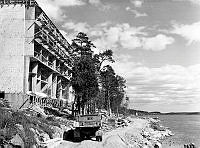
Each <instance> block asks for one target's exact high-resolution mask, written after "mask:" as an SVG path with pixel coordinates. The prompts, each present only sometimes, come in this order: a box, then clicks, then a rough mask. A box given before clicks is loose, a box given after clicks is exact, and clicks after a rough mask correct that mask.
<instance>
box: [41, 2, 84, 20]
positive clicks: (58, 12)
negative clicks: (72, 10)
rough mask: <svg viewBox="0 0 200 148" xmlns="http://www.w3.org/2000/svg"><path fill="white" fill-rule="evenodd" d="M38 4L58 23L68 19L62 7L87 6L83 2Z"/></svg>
mask: <svg viewBox="0 0 200 148" xmlns="http://www.w3.org/2000/svg"><path fill="white" fill-rule="evenodd" d="M37 2H38V4H39V6H40V7H41V8H42V9H43V10H44V12H45V13H47V15H48V16H50V17H52V18H53V19H56V20H57V21H62V20H63V19H66V15H65V14H64V12H63V9H62V7H72V6H82V5H85V4H86V3H85V2H83V1H81V0H37Z"/></svg>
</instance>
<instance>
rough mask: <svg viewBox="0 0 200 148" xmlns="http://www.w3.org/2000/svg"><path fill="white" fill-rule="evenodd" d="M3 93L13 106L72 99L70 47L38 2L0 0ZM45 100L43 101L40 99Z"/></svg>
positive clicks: (53, 103)
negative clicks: (29, 100)
mask: <svg viewBox="0 0 200 148" xmlns="http://www.w3.org/2000/svg"><path fill="white" fill-rule="evenodd" d="M0 6H1V7H0V91H1V93H5V95H1V96H4V97H5V98H6V99H8V100H9V102H11V104H12V106H13V107H16V108H19V107H20V106H22V105H23V104H24V102H26V100H27V98H29V97H30V98H31V101H32V103H39V104H40V105H44V106H46V105H50V106H59V107H62V106H63V105H64V104H65V102H67V101H70V99H72V96H73V95H72V90H71V87H70V83H69V82H70V77H71V67H72V65H71V59H70V54H69V53H70V50H71V49H70V45H69V43H68V42H67V40H66V39H65V38H64V37H63V35H62V34H61V33H60V31H59V30H58V29H57V27H56V26H55V25H54V24H53V22H52V21H51V20H50V19H49V17H48V16H47V15H46V14H45V12H44V11H43V10H42V9H41V8H40V7H39V5H38V4H37V2H35V0H0ZM41 98H42V99H41Z"/></svg>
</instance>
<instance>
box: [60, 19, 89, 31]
mask: <svg viewBox="0 0 200 148" xmlns="http://www.w3.org/2000/svg"><path fill="white" fill-rule="evenodd" d="M62 27H64V28H67V29H68V30H73V31H74V32H85V33H87V32H88V31H89V28H90V26H89V25H88V24H87V23H85V22H79V23H74V22H72V21H68V22H67V23H65V24H63V26H62Z"/></svg>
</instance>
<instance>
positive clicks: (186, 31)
mask: <svg viewBox="0 0 200 148" xmlns="http://www.w3.org/2000/svg"><path fill="white" fill-rule="evenodd" d="M199 32H200V22H196V23H193V24H190V25H185V24H177V23H174V24H173V29H172V31H171V33H174V34H177V35H180V36H182V37H184V38H185V39H186V40H187V41H188V45H190V44H191V43H193V42H200V34H199Z"/></svg>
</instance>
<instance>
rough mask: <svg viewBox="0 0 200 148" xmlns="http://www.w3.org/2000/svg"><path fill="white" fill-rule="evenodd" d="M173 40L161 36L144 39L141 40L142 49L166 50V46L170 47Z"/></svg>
mask: <svg viewBox="0 0 200 148" xmlns="http://www.w3.org/2000/svg"><path fill="white" fill-rule="evenodd" d="M174 41H175V40H174V38H172V37H168V36H166V35H163V34H158V35H156V36H155V37H151V38H144V39H143V48H144V49H146V50H154V51H160V50H163V49H165V48H166V46H167V45H170V44H172V43H173V42H174Z"/></svg>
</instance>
